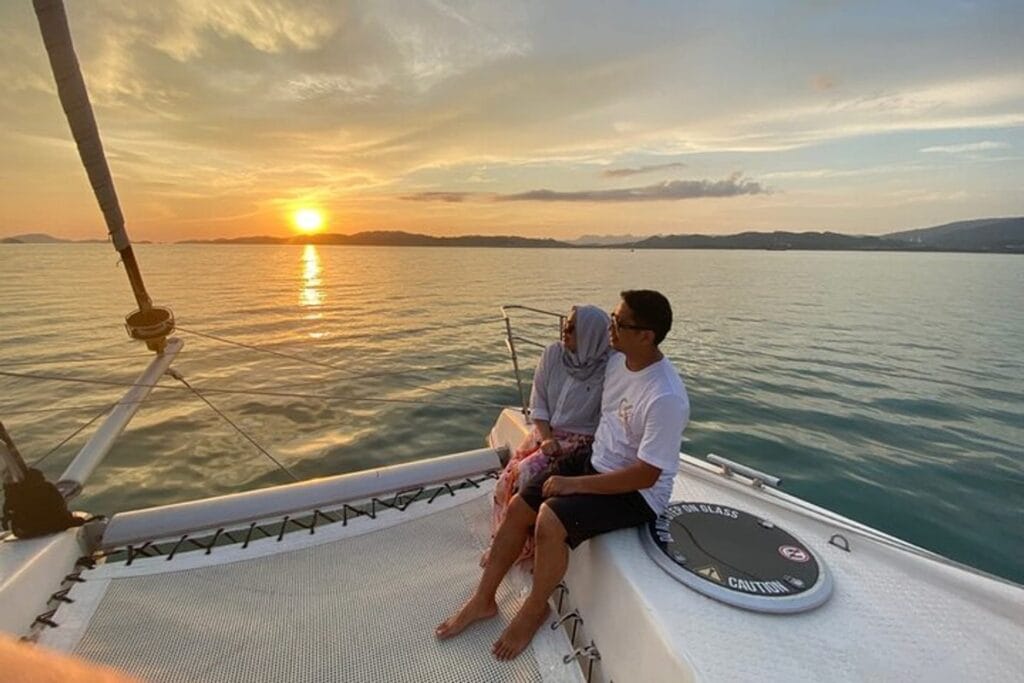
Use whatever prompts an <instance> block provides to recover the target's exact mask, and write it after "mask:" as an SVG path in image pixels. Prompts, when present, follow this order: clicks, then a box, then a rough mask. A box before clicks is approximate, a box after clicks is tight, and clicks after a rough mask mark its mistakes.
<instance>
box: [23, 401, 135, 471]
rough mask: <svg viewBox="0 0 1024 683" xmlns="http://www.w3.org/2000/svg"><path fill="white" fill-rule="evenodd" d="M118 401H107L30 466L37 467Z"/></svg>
mask: <svg viewBox="0 0 1024 683" xmlns="http://www.w3.org/2000/svg"><path fill="white" fill-rule="evenodd" d="M118 403H120V401H115V402H113V403H109V404H107V405H106V406H104V407H103V410H101V411H100V412H98V413H96V415H94V416H93V418H92V419H91V420H89V421H88V422H86V423H85V424H83V425H82V426H80V427H79V428H78V429H76V430H75V431H73V432H71V434H70V435H68V437H67V438H65V439H64V440H63V441H61V442H60V443H59V444H57V445H56V446H54V447H53V448H51V449H50V450H48V451H47V452H46V453H45V454H44V455H43V456H42V457H41V458H39V459H38V460H36V461H35V462H33V463H32V464H31V466H32V467H39V465H40V463H42V462H43V461H44V460H46V459H47V458H48V457H50V456H51V455H53V454H54V453H56V452H57V450H58V449H59V448H60V447H61V446H63V445H64V444H66V443H67V442H68V441H71V439H73V438H75V437H76V436H78V434H79V433H80V432H81V431H82V430H83V429H85V428H86V427H88V426H89V425H91V424H92V423H93V422H95V421H96V420H98V419H100V418H101V417H103V416H104V415H106V414H107V413H108V412H110V410H111V409H112V408H114V406H116V405H117V404H118Z"/></svg>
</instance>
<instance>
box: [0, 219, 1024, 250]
mask: <svg viewBox="0 0 1024 683" xmlns="http://www.w3.org/2000/svg"><path fill="white" fill-rule="evenodd" d="M620 239H621V241H616V240H620ZM70 241H71V240H64V239H59V238H56V237H51V236H50V235H45V234H41V233H33V234H27V235H16V236H14V237H7V238H4V239H0V242H3V243H31V244H43V243H58V242H70ZM84 241H87V242H101V241H103V240H84ZM179 244H347V245H364V246H391V247H505V248H509V247H531V248H561V249H570V248H587V249H601V248H619V249H622V248H626V249H767V250H779V251H782V250H787V249H800V250H821V251H966V252H989V253H1004V254H1024V217H1016V218H985V219H979V220H972V221H958V222H956V223H946V224H944V225H937V226H935V227H932V228H921V229H917V230H903V231H900V232H893V233H889V234H887V235H878V236H870V235H843V234H839V233H835V232H788V231H775V232H741V233H739V234H736V235H657V236H654V237H647V238H638V237H636V236H634V235H606V236H600V235H586V236H584V237H581V238H579V239H576V240H573V241H572V242H562V241H558V240H553V239H536V238H531V237H515V236H510V235H502V236H492V235H464V236H460V237H433V236H431V235H419V234H416V233H410V232H400V231H371V232H359V233H356V234H354V235H334V234H326V235H303V236H298V235H297V236H294V237H238V238H234V239H214V240H185V241H184V242H180V243H179Z"/></svg>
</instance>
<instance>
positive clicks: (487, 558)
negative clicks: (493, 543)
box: [480, 546, 491, 567]
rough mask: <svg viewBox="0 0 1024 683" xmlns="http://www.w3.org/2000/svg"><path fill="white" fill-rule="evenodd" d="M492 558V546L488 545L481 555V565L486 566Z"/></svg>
mask: <svg viewBox="0 0 1024 683" xmlns="http://www.w3.org/2000/svg"><path fill="white" fill-rule="evenodd" d="M490 560H491V548H490V546H488V547H487V550H485V551H484V554H483V555H481V556H480V566H481V567H486V566H487V563H488V562H490Z"/></svg>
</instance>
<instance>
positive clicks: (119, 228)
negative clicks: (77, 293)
mask: <svg viewBox="0 0 1024 683" xmlns="http://www.w3.org/2000/svg"><path fill="white" fill-rule="evenodd" d="M32 4H33V6H34V8H35V11H36V18H37V19H38V21H39V30H40V32H41V33H42V35H43V44H44V45H45V46H46V53H47V55H48V56H49V59H50V67H51V69H52V70H53V77H54V80H55V81H56V83H57V94H58V96H59V97H60V103H61V106H62V107H63V108H64V114H65V116H67V119H68V125H69V126H70V127H71V134H72V135H73V136H74V138H75V144H76V145H77V146H78V154H79V156H80V157H81V158H82V163H83V165H84V166H85V172H86V173H87V174H88V176H89V184H91V185H92V190H93V193H94V194H95V195H96V200H97V201H98V202H99V205H100V210H101V211H102V212H103V219H104V220H105V221H106V224H107V232H108V233H109V234H110V239H111V241H112V242H113V244H114V249H116V250H117V253H118V254H120V255H121V261H122V263H124V267H125V271H126V272H127V273H128V281H129V283H130V284H131V287H132V293H133V294H134V295H135V301H136V303H137V304H138V306H139V308H138V310H137V311H133V312H132V313H130V314H128V316H127V317H126V318H125V325H126V328H127V330H128V334H129V335H130V336H132V337H133V338H135V339H140V340H142V341H145V342H146V345H147V346H148V347H149V348H150V349H151V350H153V351H157V352H159V351H161V350H162V349H163V348H164V344H165V342H166V338H167V335H169V334H170V333H171V332H173V331H174V314H173V313H172V312H171V310H170V309H169V308H164V307H159V306H154V305H153V302H152V300H151V299H150V298H149V293H148V292H147V291H146V285H145V283H144V282H143V281H142V272H141V271H140V270H139V264H138V261H137V260H136V258H135V252H134V251H133V250H132V245H131V241H130V240H129V239H128V232H127V231H126V230H125V227H124V216H123V215H122V213H121V205H120V203H119V202H118V200H117V191H116V190H115V189H114V179H113V178H112V177H111V175H110V168H109V167H108V166H107V159H106V156H105V155H104V153H103V143H102V141H101V140H100V134H99V130H98V129H97V127H96V118H95V116H93V111H92V105H91V104H90V102H89V93H88V91H87V90H86V88H85V81H84V80H83V78H82V71H81V69H80V68H79V65H78V57H77V56H76V55H75V47H74V44H73V43H72V41H71V30H70V28H69V27H68V19H67V14H66V13H65V11H64V3H63V1H62V0H33V2H32Z"/></svg>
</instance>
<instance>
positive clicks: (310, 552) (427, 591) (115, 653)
mask: <svg viewBox="0 0 1024 683" xmlns="http://www.w3.org/2000/svg"><path fill="white" fill-rule="evenodd" d="M493 486H494V482H493V480H491V481H489V482H487V483H486V484H482V485H481V488H480V489H479V490H466V491H459V492H458V494H457V495H456V496H455V497H450V496H447V495H443V496H442V497H440V498H438V499H437V500H436V501H435V502H434V503H432V504H427V503H426V502H418V503H415V504H413V506H411V507H410V508H409V509H408V510H406V511H405V512H399V511H395V510H388V511H386V512H382V513H379V514H378V517H377V519H376V520H370V519H369V518H366V517H359V518H357V519H354V520H352V521H350V522H349V524H348V525H347V526H342V524H340V523H336V524H330V525H326V524H325V525H323V526H321V527H318V529H317V532H316V534H312V535H311V534H309V533H308V532H302V531H297V532H291V533H289V534H287V535H286V536H285V537H284V539H283V540H282V541H280V542H278V541H277V540H276V539H275V538H266V539H262V540H260V541H256V542H254V543H252V544H250V545H249V547H248V548H245V549H243V548H241V547H240V546H224V547H218V548H216V549H215V550H214V551H213V552H212V553H211V554H210V555H206V554H205V553H204V552H202V551H196V552H191V553H185V554H181V555H179V556H176V557H175V558H174V559H173V560H171V561H168V560H167V559H166V558H165V557H157V558H151V559H141V560H136V561H135V562H133V563H132V565H131V566H126V565H124V564H123V563H111V564H105V565H99V566H97V567H96V569H94V570H91V571H86V572H83V574H82V578H83V579H85V582H84V583H82V584H78V585H76V586H75V587H74V588H73V589H72V591H71V593H70V597H71V598H73V599H74V600H75V602H74V603H72V604H68V605H64V606H62V607H61V608H60V610H59V611H58V612H57V614H56V615H55V616H54V620H55V621H56V622H58V623H59V624H60V626H59V627H57V628H53V629H48V630H47V631H46V632H45V633H44V635H43V637H42V638H41V639H40V642H41V643H42V644H43V645H47V646H50V647H55V648H58V649H61V650H65V651H70V652H73V653H75V654H77V655H79V656H82V657H85V658H87V659H89V660H92V661H96V662H101V663H103V664H107V665H110V666H113V667H116V668H118V669H121V670H123V671H126V672H128V673H130V674H132V675H135V676H138V677H140V678H142V679H144V680H149V681H181V682H186V681H187V682H190V683H191V682H192V681H238V682H243V683H254V682H256V681H325V682H327V681H370V680H379V681H408V682H409V683H421V682H422V681H466V682H467V683H468V682H471V681H472V682H477V681H497V680H501V681H515V682H517V683H527V682H530V683H532V682H536V683H545V682H547V683H561V682H566V683H568V682H570V681H580V680H582V678H581V672H580V669H579V667H577V666H576V665H575V664H569V665H566V664H564V663H563V662H562V656H563V655H564V654H567V653H569V652H571V651H572V648H571V646H570V645H569V642H568V640H567V639H566V637H565V634H564V631H553V630H551V629H548V628H544V629H543V632H542V633H541V634H540V637H539V638H537V639H535V641H534V643H533V645H532V647H531V648H529V649H528V650H527V651H525V652H524V653H523V654H522V655H520V657H519V658H517V659H516V660H515V661H514V662H511V663H506V662H498V661H497V660H495V659H494V657H493V656H492V655H491V653H490V648H491V644H492V643H493V642H494V641H495V640H496V639H497V638H498V635H499V634H500V633H501V630H502V629H503V628H504V626H505V625H506V624H507V623H508V621H509V620H510V618H511V615H512V614H513V613H514V611H515V609H516V608H517V606H518V604H519V602H520V601H521V599H522V598H523V597H524V593H523V591H524V589H525V588H526V587H527V586H528V580H527V579H526V577H525V576H524V575H523V574H521V573H516V574H515V575H514V576H512V577H511V580H510V581H507V582H506V584H505V585H504V586H503V588H502V591H501V592H500V593H499V596H498V597H499V609H500V615H499V616H498V617H497V618H495V619H492V620H490V621H487V622H484V623H482V624H479V625H475V626H473V627H471V628H470V629H468V630H467V632H466V633H464V634H462V635H461V636H460V637H458V638H454V639H451V640H448V641H444V642H439V641H437V640H436V639H435V637H434V634H433V631H434V627H435V626H436V624H437V623H438V622H440V621H441V620H442V619H443V618H444V617H445V616H447V615H448V614H449V613H451V612H452V611H453V610H454V609H456V608H457V607H458V606H459V605H460V604H461V602H462V601H463V600H464V599H465V598H466V597H467V596H468V595H469V593H470V592H471V590H472V587H473V586H474V585H475V583H476V581H477V579H478V578H479V574H480V569H479V566H478V560H479V557H480V554H481V552H482V551H483V549H484V547H485V543H486V542H487V540H488V538H489V526H488V520H489V509H490V493H491V491H493Z"/></svg>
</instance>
